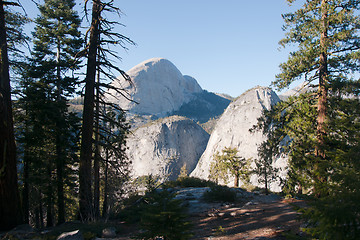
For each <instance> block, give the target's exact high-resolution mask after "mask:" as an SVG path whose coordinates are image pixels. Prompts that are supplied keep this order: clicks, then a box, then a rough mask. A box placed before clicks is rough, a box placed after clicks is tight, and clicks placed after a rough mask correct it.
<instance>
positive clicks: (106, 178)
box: [102, 149, 109, 218]
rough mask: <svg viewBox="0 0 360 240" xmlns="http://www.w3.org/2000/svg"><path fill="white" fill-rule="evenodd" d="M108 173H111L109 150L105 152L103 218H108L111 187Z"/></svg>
mask: <svg viewBox="0 0 360 240" xmlns="http://www.w3.org/2000/svg"><path fill="white" fill-rule="evenodd" d="M108 171H109V150H108V149H106V150H105V173H104V174H105V179H104V202H103V210H102V217H103V218H107V216H108V195H109V186H108Z"/></svg>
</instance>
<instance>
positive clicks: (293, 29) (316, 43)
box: [259, 0, 360, 239]
mask: <svg viewBox="0 0 360 240" xmlns="http://www.w3.org/2000/svg"><path fill="white" fill-rule="evenodd" d="M288 2H289V3H292V2H294V1H290V0H289V1H288ZM359 8H360V2H359V1H342V0H321V1H320V0H313V1H306V2H305V3H304V4H303V6H302V7H301V8H300V9H299V10H297V11H296V12H294V13H290V14H285V15H284V19H285V27H284V28H285V29H287V30H288V33H287V35H286V38H285V39H283V40H281V41H280V44H282V45H283V46H285V45H287V44H296V45H297V47H298V49H297V50H296V51H294V52H292V53H291V54H290V56H289V59H288V61H287V62H285V63H283V64H281V65H280V68H281V71H282V72H281V73H280V74H279V75H277V76H276V78H277V79H276V81H275V82H274V85H275V86H277V87H278V88H279V89H283V88H285V87H287V86H289V85H290V83H292V82H293V81H294V80H296V79H301V78H302V77H305V80H306V81H307V82H308V86H310V87H318V90H317V91H311V90H309V91H308V92H307V93H305V94H300V95H299V96H297V97H291V98H289V99H288V100H286V101H284V102H281V103H279V104H278V105H277V106H275V107H274V108H273V109H272V110H271V111H269V112H265V117H264V118H262V119H260V122H259V125H260V126H262V127H263V129H264V128H265V129H267V128H268V129H271V131H273V133H272V136H273V137H272V138H271V139H272V141H278V143H279V144H278V148H277V151H274V154H281V153H282V152H286V153H287V154H288V155H289V171H288V181H287V185H286V189H287V190H288V191H290V192H292V193H295V192H296V190H297V191H301V190H303V191H304V192H305V193H308V194H310V195H311V196H314V200H313V202H312V204H311V206H310V207H309V208H308V209H307V210H306V214H305V216H307V217H309V219H310V223H312V225H310V226H309V228H308V231H309V232H310V233H312V234H313V235H314V236H317V237H320V238H321V239H357V238H358V236H359V224H360V223H359V221H358V216H359V213H360V212H359V207H358V206H357V205H358V204H357V203H356V202H357V200H355V199H359V189H360V188H359V187H360V179H359V177H358V175H359V174H357V173H356V172H358V171H359V165H360V164H359V162H358V153H359V148H358V146H359V138H358V132H359V124H358V121H359V113H358V109H359V100H358V97H359V85H360V83H359V80H354V79H353V78H354V76H355V74H356V73H357V72H358V71H359V69H358V63H359V57H360V55H359V49H360V38H359V36H358V35H359V27H360V18H359V16H358V15H357V14H356V13H357V11H358V10H359ZM310 89H311V88H310ZM270 125H273V127H272V128H269V127H270ZM286 137H289V139H290V142H288V144H287V145H285V146H284V145H283V146H281V144H280V142H279V139H285V138H286ZM276 138H277V139H278V140H276ZM355 139H356V140H355ZM269 144H270V143H269ZM345 156H346V157H345ZM350 209H351V210H350Z"/></svg>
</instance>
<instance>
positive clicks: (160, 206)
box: [137, 190, 192, 240]
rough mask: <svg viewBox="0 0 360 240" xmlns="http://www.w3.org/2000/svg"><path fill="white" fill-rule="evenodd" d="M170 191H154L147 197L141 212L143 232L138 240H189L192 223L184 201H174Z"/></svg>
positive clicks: (173, 195)
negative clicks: (158, 239) (188, 219)
mask: <svg viewBox="0 0 360 240" xmlns="http://www.w3.org/2000/svg"><path fill="white" fill-rule="evenodd" d="M174 197H175V194H174V193H171V192H169V191H168V190H161V191H153V192H151V193H149V194H148V195H147V196H146V199H145V200H144V204H143V207H142V209H143V210H142V212H141V222H140V227H141V229H142V230H143V232H142V233H140V234H139V235H138V236H137V238H138V239H154V238H156V237H163V238H164V239H168V240H171V239H189V238H190V237H191V236H192V234H191V233H190V228H191V225H190V222H188V221H187V220H186V219H187V215H186V208H185V207H184V206H183V205H182V201H181V200H178V199H174Z"/></svg>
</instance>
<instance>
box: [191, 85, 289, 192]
mask: <svg viewBox="0 0 360 240" xmlns="http://www.w3.org/2000/svg"><path fill="white" fill-rule="evenodd" d="M278 101H280V99H279V97H278V96H277V95H276V93H275V92H273V91H272V90H271V89H269V88H265V87H255V88H253V89H250V90H248V91H247V92H245V93H243V94H242V95H241V96H239V97H238V98H237V99H236V100H234V101H233V102H232V103H230V105H229V106H228V107H227V109H226V110H225V111H224V113H223V115H222V116H221V117H220V119H219V120H218V121H217V123H216V125H215V128H214V130H213V132H212V134H211V137H210V139H209V142H208V145H207V147H206V150H205V152H204V153H203V154H202V156H201V158H200V160H199V162H198V164H197V166H196V168H195V170H194V171H193V172H192V173H191V176H195V177H200V178H204V179H208V176H209V170H210V163H211V162H212V161H213V155H214V154H215V153H216V152H217V151H219V152H221V151H222V150H223V149H224V148H225V147H235V148H237V149H238V151H239V156H242V157H245V158H252V159H256V158H258V150H257V148H258V146H259V144H260V143H261V142H263V141H264V140H265V137H264V136H263V134H262V133H261V132H254V133H250V132H249V129H250V128H252V127H253V125H255V124H256V123H257V119H258V118H259V117H260V116H261V113H262V110H263V109H270V107H271V105H273V104H275V103H277V102H278ZM284 161H285V160H284V159H280V160H278V161H276V162H275V163H274V165H275V166H284V165H285V164H286V163H285V162H284ZM251 183H252V184H253V185H259V184H258V183H257V177H256V176H253V177H252V179H251ZM272 189H273V190H280V189H279V186H275V185H274V186H272Z"/></svg>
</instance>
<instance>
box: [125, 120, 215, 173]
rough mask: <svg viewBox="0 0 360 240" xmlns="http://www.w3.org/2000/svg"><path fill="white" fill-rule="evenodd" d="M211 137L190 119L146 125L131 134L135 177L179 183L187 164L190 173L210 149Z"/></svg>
mask: <svg viewBox="0 0 360 240" xmlns="http://www.w3.org/2000/svg"><path fill="white" fill-rule="evenodd" d="M208 139H209V134H208V133H206V132H205V131H204V130H203V129H202V128H201V127H200V126H199V125H197V124H196V123H195V122H193V121H192V120H190V119H187V118H185V117H179V116H172V117H168V118H164V119H158V120H156V121H153V122H150V123H148V124H145V125H143V126H141V127H139V128H137V129H135V130H133V133H132V134H130V136H129V139H128V141H127V146H128V151H127V154H128V157H129V158H130V159H131V160H132V162H133V174H134V177H139V176H144V175H149V174H153V175H159V176H160V177H161V178H166V177H169V179H176V178H177V176H178V175H179V172H180V169H181V168H182V167H183V166H184V165H185V164H186V169H187V171H188V173H190V172H191V171H192V170H193V169H194V168H195V166H196V164H197V162H198V160H199V158H200V156H201V154H202V153H203V152H204V150H205V148H206V144H207V142H208Z"/></svg>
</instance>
